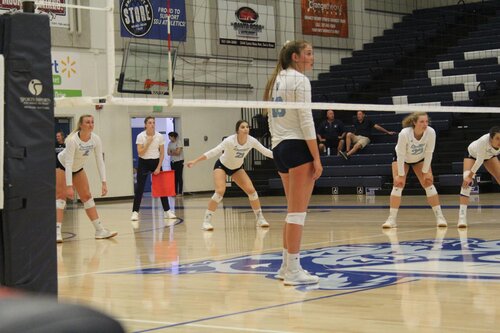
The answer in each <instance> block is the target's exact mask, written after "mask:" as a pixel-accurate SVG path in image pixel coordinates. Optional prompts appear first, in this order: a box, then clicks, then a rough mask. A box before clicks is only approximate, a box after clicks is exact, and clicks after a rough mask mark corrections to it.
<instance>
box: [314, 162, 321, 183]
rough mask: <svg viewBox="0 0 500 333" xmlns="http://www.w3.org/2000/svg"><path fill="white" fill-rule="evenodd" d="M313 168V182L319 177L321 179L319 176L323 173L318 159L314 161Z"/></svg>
mask: <svg viewBox="0 0 500 333" xmlns="http://www.w3.org/2000/svg"><path fill="white" fill-rule="evenodd" d="M313 167H314V173H313V180H316V179H318V178H319V177H321V174H322V173H323V165H321V160H320V159H317V160H314V162H313Z"/></svg>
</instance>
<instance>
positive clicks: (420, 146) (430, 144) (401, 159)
mask: <svg viewBox="0 0 500 333" xmlns="http://www.w3.org/2000/svg"><path fill="white" fill-rule="evenodd" d="M435 146H436V132H435V131H434V129H433V128H432V127H429V126H427V128H426V129H425V132H424V134H423V135H422V137H421V138H420V140H417V139H415V134H414V132H413V127H405V128H403V129H402V130H401V132H399V136H398V143H397V145H396V154H397V157H398V175H399V176H404V175H405V169H404V164H405V162H406V163H416V162H419V161H421V160H422V159H423V160H424V165H423V166H422V172H423V173H427V172H429V168H430V166H431V161H432V153H433V152H434V147H435Z"/></svg>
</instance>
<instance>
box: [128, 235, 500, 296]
mask: <svg viewBox="0 0 500 333" xmlns="http://www.w3.org/2000/svg"><path fill="white" fill-rule="evenodd" d="M281 259H282V258H281V253H267V254H261V255H252V256H244V257H238V258H233V259H227V260H221V261H202V262H195V263H190V264H184V265H180V266H176V267H174V268H150V269H141V270H135V271H127V272H119V273H128V274H207V273H223V274H260V275H262V276H263V277H266V278H271V279H274V276H275V274H276V273H277V271H278V269H279V267H280V265H281ZM301 263H302V266H303V267H304V269H306V270H308V271H309V272H310V273H312V274H315V275H318V276H319V277H320V283H319V284H318V285H316V286H304V287H301V289H302V290H310V289H323V290H353V289H366V288H375V287H382V286H385V285H389V284H393V283H396V282H398V281H399V280H401V279H404V278H412V279H426V278H432V279H464V280H465V279H474V280H488V281H494V280H498V281H500V240H492V241H485V240H482V239H476V238H469V239H467V241H463V242H462V241H461V240H459V239H444V240H443V241H442V242H436V241H435V240H434V239H424V240H416V241H404V242H400V243H398V244H397V245H394V244H393V245H391V244H390V243H378V244H377V243H375V244H354V245H340V246H333V247H326V248H320V249H315V250H309V251H302V252H301Z"/></svg>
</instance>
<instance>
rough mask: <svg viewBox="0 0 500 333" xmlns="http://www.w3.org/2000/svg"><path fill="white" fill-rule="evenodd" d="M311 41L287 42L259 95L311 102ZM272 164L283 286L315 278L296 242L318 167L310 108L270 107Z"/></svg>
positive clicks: (318, 175) (280, 271)
mask: <svg viewBox="0 0 500 333" xmlns="http://www.w3.org/2000/svg"><path fill="white" fill-rule="evenodd" d="M313 63H314V55H313V48H312V45H311V44H309V43H307V42H304V41H291V42H287V43H286V44H285V45H284V46H283V48H282V49H281V51H280V53H279V57H278V64H277V65H276V68H275V70H274V72H273V74H272V76H271V77H270V79H269V80H268V81H267V84H266V88H265V93H264V99H265V100H266V101H270V100H272V101H280V102H302V103H310V102H311V83H310V82H309V79H308V78H307V76H305V74H304V73H305V72H306V71H310V70H312V68H313ZM269 128H270V130H271V136H272V146H273V155H274V163H275V164H276V167H277V169H278V173H279V175H280V178H281V181H282V183H283V188H284V190H285V196H286V201H287V215H286V218H285V222H286V223H285V224H284V227H283V262H282V264H281V267H280V269H279V270H278V274H277V275H276V278H278V279H280V280H283V283H284V284H285V285H301V284H315V283H318V282H319V277H317V276H315V275H311V274H309V273H308V272H307V271H305V270H304V269H303V268H302V266H301V264H300V241H301V239H302V231H303V229H304V224H305V221H306V215H307V206H308V205H309V200H310V199H311V195H312V191H313V188H314V182H315V181H316V179H318V178H319V177H320V176H321V173H322V172H323V166H322V165H321V159H320V157H319V150H318V144H317V142H316V129H315V127H314V121H313V115H312V112H311V109H310V108H307V107H306V108H299V109H273V110H272V113H271V114H270V116H269Z"/></svg>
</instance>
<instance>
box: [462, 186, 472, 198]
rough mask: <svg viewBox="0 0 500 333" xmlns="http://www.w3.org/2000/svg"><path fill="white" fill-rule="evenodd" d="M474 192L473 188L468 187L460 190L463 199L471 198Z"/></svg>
mask: <svg viewBox="0 0 500 333" xmlns="http://www.w3.org/2000/svg"><path fill="white" fill-rule="evenodd" d="M471 191H472V187H470V186H467V188H463V187H462V188H461V189H460V195H461V196H463V197H467V198H468V197H470V192H471Z"/></svg>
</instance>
